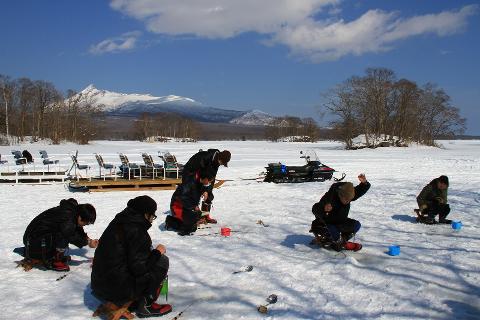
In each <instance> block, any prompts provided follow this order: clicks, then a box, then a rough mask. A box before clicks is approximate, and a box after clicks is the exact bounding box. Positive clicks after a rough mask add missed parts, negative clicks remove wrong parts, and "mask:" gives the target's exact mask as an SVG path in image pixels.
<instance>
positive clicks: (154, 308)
mask: <svg viewBox="0 0 480 320" xmlns="http://www.w3.org/2000/svg"><path fill="white" fill-rule="evenodd" d="M150 301H151V300H150V299H148V298H146V297H144V298H141V299H140V301H139V302H138V307H137V310H136V311H135V313H136V314H137V316H138V317H139V318H148V317H160V316H163V315H165V314H167V313H170V312H171V311H172V306H171V305H169V304H158V303H156V302H150Z"/></svg>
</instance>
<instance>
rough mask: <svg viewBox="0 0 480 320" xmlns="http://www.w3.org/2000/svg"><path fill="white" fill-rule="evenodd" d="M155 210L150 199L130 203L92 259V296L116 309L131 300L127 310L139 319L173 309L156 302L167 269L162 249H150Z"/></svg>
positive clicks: (109, 226)
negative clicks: (112, 305) (150, 231)
mask: <svg viewBox="0 0 480 320" xmlns="http://www.w3.org/2000/svg"><path fill="white" fill-rule="evenodd" d="M155 211H157V203H156V202H155V200H153V199H152V198H150V197H149V196H139V197H136V198H134V199H131V200H129V201H128V203H127V208H126V209H125V210H123V211H122V212H120V213H119V214H117V215H116V216H115V218H114V219H113V220H112V221H111V222H110V224H109V225H108V227H107V229H105V231H104V232H103V234H102V236H101V237H100V240H99V245H98V248H97V250H95V256H94V258H93V267H92V276H91V287H92V293H93V295H94V296H95V297H97V298H98V299H100V300H103V301H104V302H111V303H113V304H115V305H116V306H118V307H120V306H123V305H124V304H126V303H129V302H132V301H133V302H132V304H131V305H130V308H129V309H133V310H135V312H136V313H137V315H138V316H139V317H150V316H160V315H163V314H166V313H168V312H170V311H171V310H172V307H171V306H170V305H168V304H165V305H160V304H157V303H155V301H156V300H157V298H158V296H159V294H160V289H161V287H162V283H163V281H164V280H165V278H166V277H167V272H168V267H169V260H168V257H167V256H166V255H165V252H166V249H165V247H164V246H163V245H161V244H159V245H157V247H156V248H155V249H152V239H151V238H150V235H149V234H148V229H149V228H150V227H151V226H152V222H153V220H155V218H156V217H157V216H156V215H155Z"/></svg>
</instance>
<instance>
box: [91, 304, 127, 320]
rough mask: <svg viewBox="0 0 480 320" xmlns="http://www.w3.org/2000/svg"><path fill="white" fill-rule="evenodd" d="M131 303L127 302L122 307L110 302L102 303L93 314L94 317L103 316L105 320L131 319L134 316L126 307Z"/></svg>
mask: <svg viewBox="0 0 480 320" xmlns="http://www.w3.org/2000/svg"><path fill="white" fill-rule="evenodd" d="M132 302H133V301H130V302H127V303H125V304H124V305H122V306H120V307H119V306H117V305H116V304H114V303H112V302H105V303H102V304H101V305H99V306H98V307H97V309H96V310H95V312H94V313H93V316H94V317H100V316H105V317H106V318H107V320H119V319H124V318H125V319H133V318H135V316H134V315H133V314H132V313H131V312H130V311H128V307H129V306H130V305H131V304H132Z"/></svg>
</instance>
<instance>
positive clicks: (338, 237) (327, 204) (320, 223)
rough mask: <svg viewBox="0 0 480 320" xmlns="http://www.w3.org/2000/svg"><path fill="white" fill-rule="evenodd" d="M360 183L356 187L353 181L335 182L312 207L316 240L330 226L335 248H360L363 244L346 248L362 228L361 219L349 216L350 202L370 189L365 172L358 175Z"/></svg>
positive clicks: (313, 230)
mask: <svg viewBox="0 0 480 320" xmlns="http://www.w3.org/2000/svg"><path fill="white" fill-rule="evenodd" d="M358 179H359V180H360V184H359V185H357V186H356V187H354V186H353V184H352V183H351V182H337V183H334V184H333V185H332V186H331V187H330V189H329V190H328V192H327V193H325V194H324V195H323V197H322V198H321V199H320V201H319V202H317V203H315V204H314V205H313V207H312V212H313V214H314V215H315V220H314V221H313V222H312V227H311V230H310V232H312V233H313V234H314V235H315V240H316V241H317V242H319V241H320V240H319V233H320V232H322V230H324V227H327V228H328V231H329V234H330V237H331V241H333V248H334V249H336V250H342V249H351V250H355V251H356V250H360V249H361V246H360V247H359V246H358V245H359V244H357V246H355V248H353V247H352V248H345V245H346V244H347V242H348V240H349V239H350V238H352V237H353V235H354V234H355V233H357V232H358V230H360V227H361V224H360V222H359V221H357V220H354V219H351V218H349V217H348V213H349V211H350V203H351V202H352V201H356V200H358V199H359V198H360V197H362V196H363V195H364V194H365V193H366V192H367V191H368V189H370V183H369V182H368V181H367V178H366V177H365V175H364V174H360V175H359V176H358Z"/></svg>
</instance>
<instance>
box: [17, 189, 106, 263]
mask: <svg viewBox="0 0 480 320" xmlns="http://www.w3.org/2000/svg"><path fill="white" fill-rule="evenodd" d="M95 219H96V211H95V208H94V207H93V206H92V205H91V204H80V205H79V204H78V202H77V201H76V200H75V199H73V198H70V199H68V200H62V201H60V205H59V206H58V207H54V208H51V209H48V210H46V211H44V212H42V213H41V214H39V215H38V216H37V217H35V218H34V219H33V220H32V221H31V222H30V224H29V225H28V226H27V229H26V230H25V234H24V235H23V243H24V245H25V257H26V258H27V259H36V260H42V261H43V263H44V265H45V266H46V267H47V268H51V269H53V270H56V271H69V270H70V268H69V266H68V264H67V262H68V261H69V260H70V259H69V257H68V256H65V251H66V250H67V248H68V244H69V243H71V244H73V245H75V246H77V247H79V248H81V247H83V246H86V245H88V246H89V247H90V248H95V247H97V245H98V240H94V239H90V238H89V237H88V235H87V234H86V233H85V231H84V230H83V227H84V226H86V225H89V224H93V223H94V222H95Z"/></svg>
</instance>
